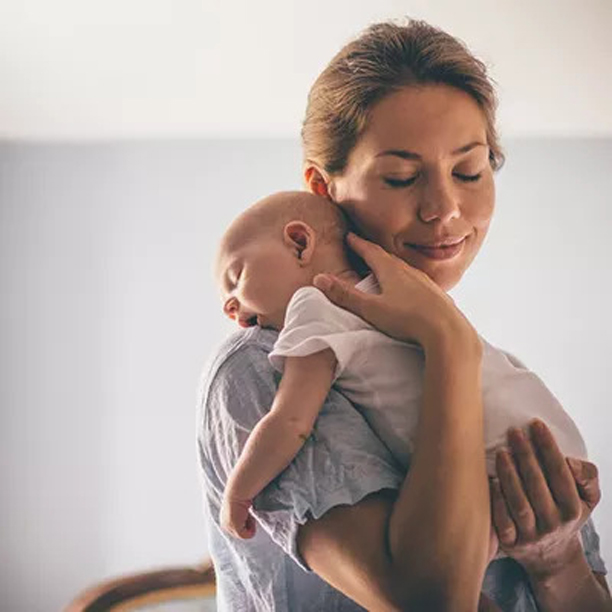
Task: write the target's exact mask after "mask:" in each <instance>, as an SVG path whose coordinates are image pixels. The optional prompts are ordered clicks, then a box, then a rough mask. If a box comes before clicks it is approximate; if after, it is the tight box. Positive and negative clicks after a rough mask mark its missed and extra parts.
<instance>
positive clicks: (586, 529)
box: [580, 516, 608, 574]
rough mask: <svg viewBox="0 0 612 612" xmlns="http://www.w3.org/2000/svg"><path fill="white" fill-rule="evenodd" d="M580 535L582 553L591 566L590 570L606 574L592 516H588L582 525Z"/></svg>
mask: <svg viewBox="0 0 612 612" xmlns="http://www.w3.org/2000/svg"><path fill="white" fill-rule="evenodd" d="M580 535H581V536H582V547H583V549H584V554H585V556H586V559H587V562H588V564H589V565H590V566H591V570H592V571H594V572H597V573H599V574H607V573H608V570H607V568H606V564H605V563H604V560H603V559H602V557H601V553H600V550H599V535H598V534H597V531H596V530H595V523H594V522H593V517H592V516H590V517H589V518H588V520H587V522H586V523H585V524H584V525H583V526H582V529H581V530H580Z"/></svg>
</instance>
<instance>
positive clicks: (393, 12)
mask: <svg viewBox="0 0 612 612" xmlns="http://www.w3.org/2000/svg"><path fill="white" fill-rule="evenodd" d="M404 15H410V16H412V17H419V18H424V19H427V20H428V21H430V22H431V23H434V24H436V25H439V26H441V27H443V28H445V29H447V30H449V31H450V32H451V33H453V34H455V35H457V36H459V37H460V38H462V39H463V40H464V41H465V42H466V43H467V44H468V46H469V47H470V48H471V49H472V50H473V51H474V52H475V53H476V54H477V55H479V56H480V57H481V58H482V59H484V60H485V61H486V62H487V64H488V65H489V66H490V67H491V73H492V75H493V76H494V78H495V79H496V80H497V82H498V83H499V93H500V98H501V106H500V125H501V130H502V136H540V135H553V136H564V135H588V136H612V42H611V41H612V34H611V32H612V0H531V1H528V0H404V1H402V2H400V1H396V0H376V1H373V0H309V1H308V2H305V1H302V2H297V1H290V0H276V1H275V0H233V1H225V2H224V1H212V0H98V1H94V0H53V2H51V1H49V0H0V138H10V139H42V140H49V139H51V140H57V139H63V140H64V139H69V140H72V139H111V138H132V137H137V138H142V137H144V138H156V137H202V136H224V137H225V136H271V137H274V136H289V137H297V135H298V133H299V128H300V123H301V119H302V115H303V112H304V106H305V100H306V95H307V92H308V89H309V87H310V85H311V83H312V81H313V80H314V78H315V77H316V75H317V74H318V73H319V72H320V70H321V69H322V68H323V67H324V66H325V64H326V63H327V62H328V61H329V59H330V58H331V57H332V55H333V54H334V53H335V52H336V51H337V50H338V49H339V48H340V46H341V45H342V44H343V43H345V42H346V41H347V40H349V39H350V38H351V37H352V36H354V35H355V34H357V33H358V32H359V31H360V30H361V29H363V28H364V27H365V26H367V25H368V24H369V23H371V22H373V21H378V20H382V19H387V18H399V17H402V16H404Z"/></svg>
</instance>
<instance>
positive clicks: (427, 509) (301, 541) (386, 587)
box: [298, 330, 490, 612]
mask: <svg viewBox="0 0 612 612" xmlns="http://www.w3.org/2000/svg"><path fill="white" fill-rule="evenodd" d="M448 331H449V333H448V334H446V335H444V336H442V337H441V338H440V340H439V341H438V344H434V345H432V346H430V347H428V348H426V349H425V350H426V364H425V382H424V396H423V409H422V411H421V418H420V421H419V429H418V433H417V444H416V449H415V452H414V455H413V459H412V463H411V467H410V472H409V475H408V477H407V478H406V480H405V481H404V483H403V485H402V488H401V489H400V491H399V495H397V496H396V494H395V493H389V492H387V493H382V492H381V493H378V494H376V495H373V496H370V497H369V498H368V499H367V500H364V501H362V502H360V503H359V504H356V505H355V506H353V507H337V508H334V509H332V510H330V511H329V512H328V513H327V514H326V515H324V516H323V517H322V518H321V519H319V520H317V521H309V522H308V523H307V524H306V525H304V526H303V527H302V528H301V529H300V533H299V536H298V546H299V549H300V553H301V554H302V556H303V557H304V559H305V561H306V562H307V563H308V565H309V566H310V568H311V569H313V570H314V571H315V572H317V573H318V574H319V575H320V576H321V577H322V578H324V579H325V580H327V581H328V582H329V583H330V584H332V585H333V586H335V587H336V588H338V589H340V590H341V591H343V592H344V593H346V594H347V595H348V596H349V597H351V598H353V599H355V600H356V601H357V602H358V603H360V605H362V606H364V607H366V608H368V609H381V610H383V609H389V610H394V609H397V610H405V609H411V610H412V609H414V610H421V609H422V610H428V609H431V610H433V609H435V610H441V611H442V610H445V609H451V606H452V610H454V611H461V610H466V611H468V610H469V611H470V612H473V610H476V608H477V604H478V599H479V595H480V587H481V585H482V580H483V576H484V573H485V570H486V562H487V558H486V557H487V550H488V542H489V530H488V525H489V524H490V515H489V492H488V485H487V475H486V470H485V463H484V444H483V423H482V409H481V407H480V402H481V398H480V383H479V377H480V353H479V345H478V346H477V345H475V344H474V343H473V342H471V340H470V339H468V338H466V337H465V336H463V335H461V334H458V333H457V334H455V333H453V332H451V331H450V330H448ZM479 446H480V448H478V447H479ZM474 449H476V450H474ZM466 491H469V492H470V493H469V494H466ZM451 509H452V510H451ZM485 527H486V528H485ZM383 606H384V607H383Z"/></svg>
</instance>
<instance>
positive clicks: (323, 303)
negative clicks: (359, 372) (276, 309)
mask: <svg viewBox="0 0 612 612" xmlns="http://www.w3.org/2000/svg"><path fill="white" fill-rule="evenodd" d="M372 333H373V331H372V326H371V325H369V324H368V323H366V322H365V321H364V320H363V319H361V318H359V317H358V316H356V315H354V314H353V313H352V312H349V311H348V310H345V309H344V308H340V307H339V306H336V305H335V304H333V303H332V302H330V301H329V300H328V299H327V297H326V296H325V295H324V294H323V293H322V292H321V291H320V290H319V289H317V288H316V287H302V288H300V289H298V290H297V291H296V292H295V293H294V294H293V297H292V298H291V301H290V302H289V306H288V307H287V314H286V316H285V323H284V327H283V329H282V330H281V332H280V334H279V336H278V339H277V341H276V343H275V344H274V349H273V350H272V352H271V353H270V354H269V356H268V358H269V360H270V363H272V365H273V366H274V368H275V369H276V370H278V371H279V372H283V370H284V365H285V358H286V357H305V356H306V355H311V354H313V353H318V352H319V351H322V350H325V349H327V348H330V349H331V350H332V351H333V352H334V355H335V357H336V360H337V362H338V364H337V366H336V371H335V372H334V380H336V378H338V376H340V374H341V373H342V371H343V370H344V369H345V367H346V365H347V364H348V363H349V361H350V360H351V359H352V358H353V357H354V356H355V354H356V353H357V350H358V349H359V347H361V348H363V346H364V343H365V342H366V338H367V337H368V336H369V335H370V334H372Z"/></svg>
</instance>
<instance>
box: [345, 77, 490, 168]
mask: <svg viewBox="0 0 612 612" xmlns="http://www.w3.org/2000/svg"><path fill="white" fill-rule="evenodd" d="M486 125H487V124H486V119H485V116H484V113H483V111H482V109H481V108H480V107H479V106H478V103H477V102H476V101H475V100H474V99H473V98H472V97H471V96H470V95H469V94H467V93H465V92H464V91H461V90H459V89H456V88H454V87H449V86H448V85H425V86H418V87H415V86H410V87H405V88H403V89H400V90H398V91H396V92H394V93H392V94H389V95H388V96H386V97H385V98H383V99H382V100H381V101H380V102H378V103H377V104H376V105H375V106H374V107H373V108H372V110H371V113H370V115H369V117H368V124H367V127H366V129H365V130H364V132H363V134H362V135H361V137H360V138H359V140H358V142H357V144H356V146H355V148H356V149H358V148H359V149H365V150H367V153H368V154H369V155H378V154H380V153H381V152H384V151H388V150H391V151H393V150H395V151H408V152H410V153H412V154H414V157H415V158H418V157H417V156H420V157H430V156H431V157H446V156H448V157H450V156H452V155H456V153H457V151H459V150H460V149H462V148H467V147H468V146H470V145H472V144H473V143H480V144H481V145H484V146H486V144H487V143H486V134H487V131H486ZM405 157H406V158H408V157H410V156H409V155H406V156H405Z"/></svg>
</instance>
